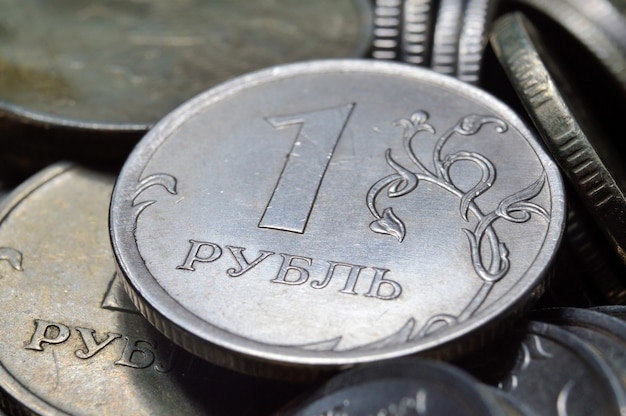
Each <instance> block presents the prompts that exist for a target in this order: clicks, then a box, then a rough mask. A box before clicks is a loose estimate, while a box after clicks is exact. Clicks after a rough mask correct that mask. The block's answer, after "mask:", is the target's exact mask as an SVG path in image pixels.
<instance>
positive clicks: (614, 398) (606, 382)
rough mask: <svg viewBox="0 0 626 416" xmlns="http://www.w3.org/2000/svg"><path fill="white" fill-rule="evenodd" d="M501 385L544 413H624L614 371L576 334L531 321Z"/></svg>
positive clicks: (625, 402)
mask: <svg viewBox="0 0 626 416" xmlns="http://www.w3.org/2000/svg"><path fill="white" fill-rule="evenodd" d="M525 329H526V330H527V332H526V335H525V338H524V340H523V342H522V344H521V347H520V349H519V353H518V358H517V361H516V364H515V366H514V367H513V368H512V369H511V370H510V371H509V372H508V375H507V376H506V377H503V378H502V380H501V382H500V386H501V387H502V388H503V389H504V390H505V391H509V392H510V394H512V395H513V396H515V397H517V398H518V399H519V400H520V401H521V402H523V403H525V404H526V405H527V406H528V407H529V408H530V409H531V410H532V411H534V412H536V413H537V414H541V415H590V414H600V415H618V414H622V413H623V412H624V410H626V395H625V394H624V390H623V387H622V386H621V384H620V381H619V378H618V377H617V376H616V375H615V373H614V372H613V370H612V369H611V368H610V367H609V365H608V364H607V363H606V361H604V359H603V358H602V357H601V356H600V355H598V354H597V353H596V352H595V351H594V350H593V349H592V348H590V347H589V346H588V345H587V344H586V343H584V342H583V341H581V340H580V339H579V338H578V337H576V336H575V335H573V334H571V333H569V332H568V331H565V330H564V329H561V328H559V327H558V326H556V325H551V324H547V323H543V322H537V321H531V322H529V323H528V325H527V326H526V328H525Z"/></svg>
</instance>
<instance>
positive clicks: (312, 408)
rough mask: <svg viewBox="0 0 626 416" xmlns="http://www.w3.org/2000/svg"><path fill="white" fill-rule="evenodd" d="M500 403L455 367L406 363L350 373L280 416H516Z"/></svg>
mask: <svg viewBox="0 0 626 416" xmlns="http://www.w3.org/2000/svg"><path fill="white" fill-rule="evenodd" d="M495 397H496V396H495V395H493V394H491V391H490V390H486V389H483V388H482V387H481V386H480V385H479V383H478V382H477V381H476V380H475V379H473V378H472V377H471V376H469V375H468V374H466V373H465V372H463V371H461V370H460V369H458V368H456V367H453V366H451V365H449V364H445V363H441V362H436V361H425V360H406V359H405V360H399V361H392V362H389V363H379V364H374V365H369V366H366V367H361V368H358V369H354V370H351V371H347V372H344V373H342V374H340V375H339V376H337V377H335V378H333V379H331V380H330V381H328V382H327V383H326V384H325V385H324V386H323V387H322V388H320V389H319V390H318V391H317V392H315V393H314V394H313V395H312V396H311V397H309V398H308V399H306V400H305V401H304V402H303V403H300V404H298V405H295V406H292V407H291V408H290V409H287V410H285V411H284V412H279V415H281V416H309V415H342V416H359V415H387V416H401V415H432V416H435V415H441V416H448V415H459V416H460V415H476V416H491V415H494V416H495V415H500V416H504V415H510V413H505V411H504V410H503V408H501V407H500V401H498V400H497V399H496V398H495Z"/></svg>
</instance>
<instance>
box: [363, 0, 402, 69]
mask: <svg viewBox="0 0 626 416" xmlns="http://www.w3.org/2000/svg"><path fill="white" fill-rule="evenodd" d="M403 1H404V0H375V6H374V31H373V39H372V53H371V55H372V58H374V59H382V60H395V59H396V58H398V54H399V48H400V36H401V35H400V34H401V25H402V2H403Z"/></svg>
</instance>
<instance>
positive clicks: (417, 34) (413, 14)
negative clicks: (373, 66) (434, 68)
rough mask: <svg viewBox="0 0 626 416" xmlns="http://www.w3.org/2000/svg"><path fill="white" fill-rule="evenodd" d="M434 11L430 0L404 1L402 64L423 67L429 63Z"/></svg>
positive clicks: (434, 8) (433, 5) (432, 2)
mask: <svg viewBox="0 0 626 416" xmlns="http://www.w3.org/2000/svg"><path fill="white" fill-rule="evenodd" d="M436 9H437V8H436V7H435V2H434V1H432V0H405V1H404V9H403V13H402V18H403V24H402V36H401V54H400V59H401V60H402V61H403V62H407V63H410V64H415V65H423V66H427V65H428V63H429V62H430V53H431V49H432V46H431V44H432V37H433V28H434V26H435V12H436Z"/></svg>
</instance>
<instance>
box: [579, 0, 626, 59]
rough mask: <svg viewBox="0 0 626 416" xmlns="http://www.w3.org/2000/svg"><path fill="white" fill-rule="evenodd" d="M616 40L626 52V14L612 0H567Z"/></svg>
mask: <svg viewBox="0 0 626 416" xmlns="http://www.w3.org/2000/svg"><path fill="white" fill-rule="evenodd" d="M567 1H568V3H570V4H571V5H572V6H574V7H575V8H577V9H578V10H579V11H580V12H581V13H583V14H584V15H585V16H586V17H587V18H589V19H590V20H591V21H593V23H594V24H595V25H596V26H598V27H599V28H600V29H602V30H604V32H605V33H606V34H607V35H608V36H609V37H610V38H611V40H612V41H613V42H615V44H616V46H618V47H619V48H621V50H622V51H623V52H624V53H626V16H624V15H622V14H621V13H620V12H619V10H618V9H617V6H616V5H614V4H613V3H612V2H611V1H610V0H594V1H593V2H588V1H583V0H567Z"/></svg>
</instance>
